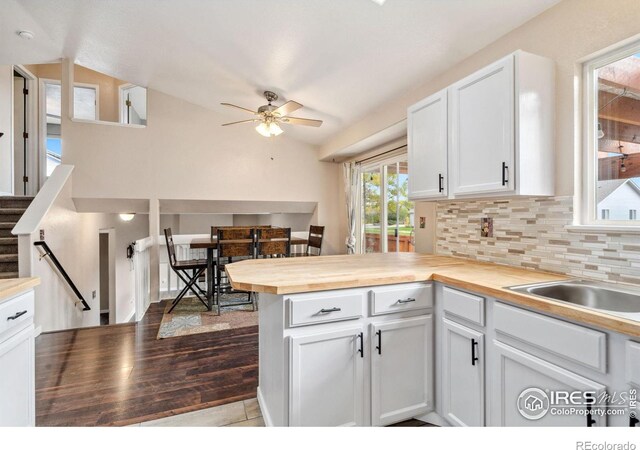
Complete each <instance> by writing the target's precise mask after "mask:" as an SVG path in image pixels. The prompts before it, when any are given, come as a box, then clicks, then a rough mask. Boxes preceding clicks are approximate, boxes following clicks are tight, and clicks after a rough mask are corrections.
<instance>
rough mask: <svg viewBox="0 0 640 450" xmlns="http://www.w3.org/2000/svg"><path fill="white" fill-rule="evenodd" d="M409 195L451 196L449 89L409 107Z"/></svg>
mask: <svg viewBox="0 0 640 450" xmlns="http://www.w3.org/2000/svg"><path fill="white" fill-rule="evenodd" d="M407 127H408V128H407V146H408V152H409V170H410V171H411V176H410V177H409V198H411V199H433V198H443V197H447V195H448V189H447V183H448V177H447V145H448V143H447V140H448V138H447V90H446V89H444V90H442V91H440V92H438V93H437V94H434V95H432V96H431V97H429V98H426V99H424V100H422V101H421V102H419V103H416V104H415V105H413V106H411V107H410V108H409V109H408V111H407Z"/></svg>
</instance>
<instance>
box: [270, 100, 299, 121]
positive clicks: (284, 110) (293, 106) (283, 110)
mask: <svg viewBox="0 0 640 450" xmlns="http://www.w3.org/2000/svg"><path fill="white" fill-rule="evenodd" d="M300 108H302V105H301V104H300V103H298V102H294V101H293V100H289V101H288V102H287V103H285V104H284V105H282V106H280V107H278V108H276V109H275V110H274V111H273V112H274V113H275V114H280V117H284V116H286V115H288V114H291V113H292V112H294V111H297V110H299V109H300Z"/></svg>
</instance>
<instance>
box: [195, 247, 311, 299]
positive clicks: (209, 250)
mask: <svg viewBox="0 0 640 450" xmlns="http://www.w3.org/2000/svg"><path fill="white" fill-rule="evenodd" d="M274 240H281V239H274ZM268 241H270V239H261V240H260V242H268ZM225 242H237V243H246V242H250V240H249V239H238V240H232V241H225ZM308 243H309V240H308V239H307V238H300V237H294V236H291V245H307V244H308ZM189 248H193V249H206V250H207V303H208V306H207V308H208V309H209V311H212V310H213V266H214V263H213V251H214V250H216V249H217V248H218V238H217V237H216V236H212V237H208V238H197V239H193V240H192V241H191V244H189Z"/></svg>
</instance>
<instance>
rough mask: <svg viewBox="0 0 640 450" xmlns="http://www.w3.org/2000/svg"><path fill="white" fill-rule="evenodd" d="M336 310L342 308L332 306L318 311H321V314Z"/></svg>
mask: <svg viewBox="0 0 640 450" xmlns="http://www.w3.org/2000/svg"><path fill="white" fill-rule="evenodd" d="M338 311H342V309H341V308H335V307H334V308H328V309H325V308H322V309H321V310H320V312H321V313H322V314H327V313H332V312H338Z"/></svg>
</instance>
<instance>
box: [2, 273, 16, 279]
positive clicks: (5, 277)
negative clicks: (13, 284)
mask: <svg viewBox="0 0 640 450" xmlns="http://www.w3.org/2000/svg"><path fill="white" fill-rule="evenodd" d="M19 276H20V274H19V273H18V272H0V280H6V279H8V278H18V277H19Z"/></svg>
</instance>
